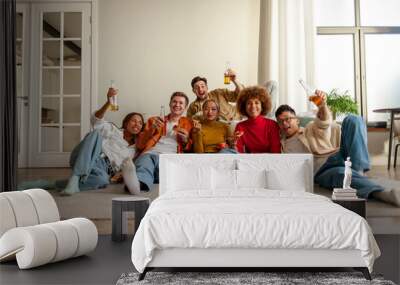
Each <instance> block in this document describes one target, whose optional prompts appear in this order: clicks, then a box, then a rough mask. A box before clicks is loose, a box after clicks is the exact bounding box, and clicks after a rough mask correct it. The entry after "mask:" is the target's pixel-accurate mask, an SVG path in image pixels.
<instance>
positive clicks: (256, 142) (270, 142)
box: [235, 116, 281, 153]
mask: <svg viewBox="0 0 400 285" xmlns="http://www.w3.org/2000/svg"><path fill="white" fill-rule="evenodd" d="M235 131H240V132H243V135H242V136H241V137H240V138H239V139H238V141H237V150H238V152H241V153H243V152H246V153H280V152H281V142H280V137H279V127H278V124H277V123H276V122H275V121H273V120H270V119H267V118H265V117H263V116H258V117H257V118H255V119H253V118H250V119H247V120H246V121H243V122H240V123H239V124H237V125H236V129H235Z"/></svg>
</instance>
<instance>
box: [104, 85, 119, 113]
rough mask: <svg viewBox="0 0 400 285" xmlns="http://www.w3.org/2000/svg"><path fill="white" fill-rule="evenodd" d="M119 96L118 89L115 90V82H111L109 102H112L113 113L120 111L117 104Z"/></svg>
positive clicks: (108, 93) (108, 95)
mask: <svg viewBox="0 0 400 285" xmlns="http://www.w3.org/2000/svg"><path fill="white" fill-rule="evenodd" d="M117 94H118V89H117V88H115V84H114V80H111V81H110V88H109V89H108V92H107V98H108V102H110V108H111V111H118V110H119V106H118V103H117Z"/></svg>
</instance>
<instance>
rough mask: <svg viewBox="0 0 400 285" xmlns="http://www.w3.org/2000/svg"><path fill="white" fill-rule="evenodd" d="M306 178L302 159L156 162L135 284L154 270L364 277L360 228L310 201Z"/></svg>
mask: <svg viewBox="0 0 400 285" xmlns="http://www.w3.org/2000/svg"><path fill="white" fill-rule="evenodd" d="M312 175H313V169H312V157H311V155H306V154H304V155H297V154H296V155H273V154H262V155H249V154H243V155H217V154H212V155H206V154H202V155H195V154H186V155H182V154H179V155H162V156H161V159H160V197H159V198H157V199H156V200H155V201H154V202H153V203H152V204H151V206H150V208H149V210H148V211H147V213H146V215H145V217H144V219H143V220H142V222H141V224H140V226H139V229H138V231H137V233H136V235H135V237H134V240H133V243H132V262H133V264H134V266H135V267H136V269H137V270H138V271H139V272H141V273H142V275H141V278H144V274H145V273H146V271H147V270H149V269H150V268H154V267H169V268H170V267H239V268H243V267H354V268H361V269H364V270H363V273H364V275H365V276H366V278H367V277H369V272H370V271H372V267H373V263H374V260H375V259H376V258H377V257H378V256H379V255H380V252H379V248H378V246H377V244H376V242H375V239H374V237H373V235H372V232H371V230H370V228H369V226H368V224H367V222H366V221H365V220H364V219H363V218H362V217H360V216H358V215H357V214H355V213H353V212H351V211H349V210H346V209H344V208H342V207H341V206H339V205H337V204H335V203H333V202H331V201H330V200H329V199H328V198H325V197H322V196H319V195H314V194H312V190H313V188H312V185H313V176H312ZM283 189H284V190H283ZM366 268H368V270H367V269H366Z"/></svg>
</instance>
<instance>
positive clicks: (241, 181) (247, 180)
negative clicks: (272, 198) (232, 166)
mask: <svg viewBox="0 0 400 285" xmlns="http://www.w3.org/2000/svg"><path fill="white" fill-rule="evenodd" d="M236 180H237V187H238V188H239V189H240V188H267V177H266V171H265V169H262V170H241V169H239V170H236Z"/></svg>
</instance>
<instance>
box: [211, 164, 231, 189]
mask: <svg viewBox="0 0 400 285" xmlns="http://www.w3.org/2000/svg"><path fill="white" fill-rule="evenodd" d="M212 173H213V177H212V181H213V189H214V190H216V191H218V190H231V191H233V190H236V189H237V187H236V184H237V183H236V170H234V169H217V168H215V167H213V168H212Z"/></svg>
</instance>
